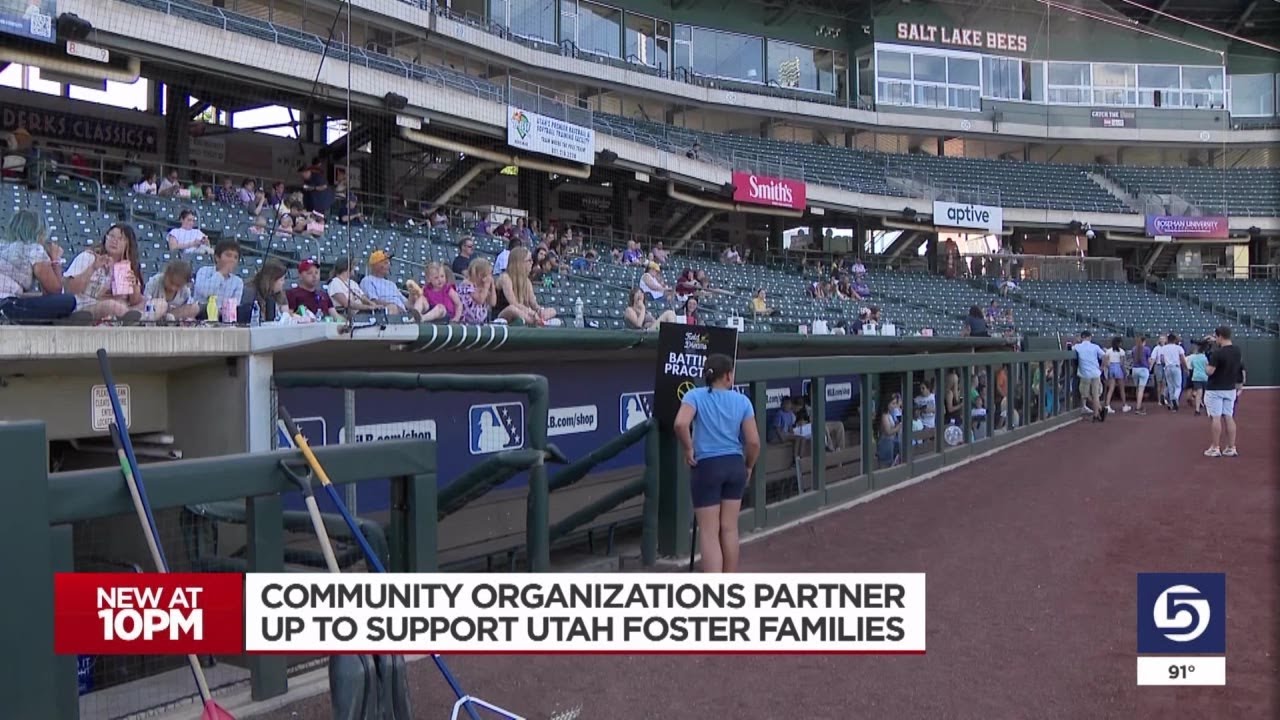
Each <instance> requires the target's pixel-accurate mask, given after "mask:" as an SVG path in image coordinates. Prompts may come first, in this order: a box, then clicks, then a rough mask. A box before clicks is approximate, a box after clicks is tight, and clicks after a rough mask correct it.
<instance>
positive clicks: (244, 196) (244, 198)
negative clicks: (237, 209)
mask: <svg viewBox="0 0 1280 720" xmlns="http://www.w3.org/2000/svg"><path fill="white" fill-rule="evenodd" d="M257 193H258V183H257V182H256V181H255V180H253V178H245V179H244V180H242V181H241V182H240V190H239V191H238V192H237V193H236V201H237V202H238V203H240V204H241V205H243V206H244V207H245V208H246V209H252V207H253V203H254V196H255V195H257ZM253 214H254V215H257V213H256V212H255V213H253Z"/></svg>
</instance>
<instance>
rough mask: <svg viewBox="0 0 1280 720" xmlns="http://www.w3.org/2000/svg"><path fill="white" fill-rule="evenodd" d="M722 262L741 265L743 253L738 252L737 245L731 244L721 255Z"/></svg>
mask: <svg viewBox="0 0 1280 720" xmlns="http://www.w3.org/2000/svg"><path fill="white" fill-rule="evenodd" d="M720 262H722V263H724V264H726V265H741V264H742V253H740V252H738V248H737V246H734V245H730V246H729V247H727V248H725V249H724V253H723V254H721V255H720Z"/></svg>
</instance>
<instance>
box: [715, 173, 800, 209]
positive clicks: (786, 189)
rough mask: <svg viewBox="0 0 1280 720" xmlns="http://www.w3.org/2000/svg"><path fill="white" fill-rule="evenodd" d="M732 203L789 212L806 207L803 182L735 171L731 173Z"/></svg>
mask: <svg viewBox="0 0 1280 720" xmlns="http://www.w3.org/2000/svg"><path fill="white" fill-rule="evenodd" d="M733 201H734V202H740V203H751V204H752V205H769V206H771V207H780V208H787V209H789V210H804V209H805V208H806V207H807V206H808V197H807V196H806V193H805V185H804V183H803V182H801V181H799V180H788V179H786V178H776V177H769V176H767V175H755V174H753V173H748V172H740V171H737V170H735V171H734V172H733Z"/></svg>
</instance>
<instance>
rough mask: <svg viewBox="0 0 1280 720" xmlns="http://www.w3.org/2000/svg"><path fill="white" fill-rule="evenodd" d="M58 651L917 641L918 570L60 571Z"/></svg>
mask: <svg viewBox="0 0 1280 720" xmlns="http://www.w3.org/2000/svg"><path fill="white" fill-rule="evenodd" d="M56 589H57V598H56V605H55V622H56V632H55V642H54V645H55V650H56V651H57V652H58V653H59V654H81V655H84V654H92V655H123V654H129V655H134V654H138V655H185V654H192V653H195V654H201V655H203V654H214V655H228V654H230V655H234V654H240V653H249V654H271V653H298V654H312V653H317V654H324V655H334V654H348V653H359V654H426V653H462V652H465V653H546V654H552V653H569V654H573V653H621V654H631V653H698V654H705V653H713V654H714V653H758V654H769V653H820V654H852V653H862V654H911V653H914V654H921V653H924V652H925V576H924V574H923V573H911V574H907V573H901V574H899V573H887V574H817V573H815V574H796V573H760V574H756V573H751V574H742V575H716V576H701V577H692V576H691V577H682V576H680V577H677V576H673V575H672V574H670V573H649V574H626V575H617V574H607V575H592V574H581V573H548V574H539V575H524V574H509V575H502V574H493V573H457V574H455V573H447V574H409V573H405V574H385V575H367V574H352V575H329V574H323V573H251V574H248V575H233V574H225V573H208V574H199V575H169V576H165V575H158V574H134V573H127V574H125V573H120V574H114V573H113V574H89V573H76V574H60V575H59V576H58V578H57V585H56Z"/></svg>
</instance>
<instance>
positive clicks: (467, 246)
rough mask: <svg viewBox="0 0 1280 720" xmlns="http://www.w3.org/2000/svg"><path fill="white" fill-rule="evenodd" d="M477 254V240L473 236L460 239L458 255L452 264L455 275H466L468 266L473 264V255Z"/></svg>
mask: <svg viewBox="0 0 1280 720" xmlns="http://www.w3.org/2000/svg"><path fill="white" fill-rule="evenodd" d="M475 254H476V241H475V238H472V237H464V238H462V239H461V240H459V241H458V255H457V257H455V258H454V259H453V263H451V264H450V269H451V270H453V274H454V275H466V274H467V266H469V265H471V259H472V256H474V255H475Z"/></svg>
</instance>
